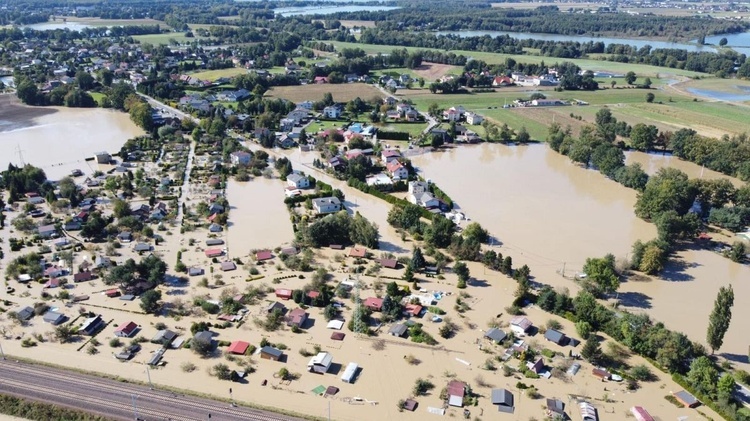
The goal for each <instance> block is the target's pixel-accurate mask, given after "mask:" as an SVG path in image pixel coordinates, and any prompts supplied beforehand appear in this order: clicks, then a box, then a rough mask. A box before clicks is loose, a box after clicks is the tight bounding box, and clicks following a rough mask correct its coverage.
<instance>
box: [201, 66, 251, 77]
mask: <svg viewBox="0 0 750 421" xmlns="http://www.w3.org/2000/svg"><path fill="white" fill-rule="evenodd" d="M246 73H247V70H245V69H242V68H239V67H230V68H228V69H217V70H204V71H200V72H195V73H191V74H190V76H193V77H196V78H198V79H200V80H216V79H219V78H222V77H228V78H232V77H235V76H239V75H244V74H246Z"/></svg>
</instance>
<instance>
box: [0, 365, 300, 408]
mask: <svg viewBox="0 0 750 421" xmlns="http://www.w3.org/2000/svg"><path fill="white" fill-rule="evenodd" d="M231 386H232V384H231V383H227V388H229V387H231ZM0 393H2V394H6V395H12V396H16V397H19V398H23V399H29V400H36V401H42V402H47V403H51V404H54V405H58V406H64V407H69V408H74V409H78V410H81V411H85V412H89V413H93V414H97V415H101V416H103V417H106V418H108V419H113V420H133V419H136V418H139V419H142V420H147V421H152V420H159V421H164V420H186V421H187V420H191V421H192V420H196V421H200V420H208V419H211V420H212V421H225V420H226V421H242V420H251V421H302V420H301V419H300V418H294V417H289V416H286V415H281V414H276V413H273V412H268V411H262V410H257V409H250V408H244V407H233V406H230V405H229V404H228V403H225V402H220V401H214V400H210V399H205V398H199V397H194V396H186V395H178V394H175V393H172V392H169V391H162V390H150V389H149V388H148V387H146V386H140V385H136V384H131V383H125V382H121V381H116V380H110V379H104V378H100V377H95V376H91V375H86V374H80V373H77V372H73V371H66V370H61V369H57V368H51V367H46V366H40V365H34V364H29V363H23V362H18V361H11V360H10V359H9V360H0ZM209 414H210V415H209Z"/></svg>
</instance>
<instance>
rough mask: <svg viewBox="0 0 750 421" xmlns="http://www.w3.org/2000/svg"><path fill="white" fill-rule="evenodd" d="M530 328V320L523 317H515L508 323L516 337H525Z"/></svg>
mask: <svg viewBox="0 0 750 421" xmlns="http://www.w3.org/2000/svg"><path fill="white" fill-rule="evenodd" d="M532 326H533V323H531V320H529V319H527V318H525V317H523V316H516V317H514V318H513V319H512V320H511V321H510V330H512V331H513V333H515V334H516V335H518V336H523V335H525V334H526V332H528V331H529V329H531V327H532Z"/></svg>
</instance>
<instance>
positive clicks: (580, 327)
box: [576, 320, 591, 339]
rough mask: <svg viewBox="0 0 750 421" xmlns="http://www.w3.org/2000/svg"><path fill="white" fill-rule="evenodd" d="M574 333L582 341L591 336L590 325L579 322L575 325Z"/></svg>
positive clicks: (582, 321)
mask: <svg viewBox="0 0 750 421" xmlns="http://www.w3.org/2000/svg"><path fill="white" fill-rule="evenodd" d="M576 332H578V335H579V336H580V337H581V338H582V339H588V338H589V336H591V325H590V324H589V322H587V321H584V320H581V321H580V322H577V323H576Z"/></svg>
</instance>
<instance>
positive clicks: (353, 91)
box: [266, 83, 383, 103]
mask: <svg viewBox="0 0 750 421" xmlns="http://www.w3.org/2000/svg"><path fill="white" fill-rule="evenodd" d="M326 92H330V93H331V95H333V100H334V101H336V102H348V101H351V100H353V99H354V98H357V97H359V98H361V99H363V100H368V99H370V98H372V97H375V96H377V97H378V98H382V97H383V93H382V92H380V90H379V89H377V88H375V87H374V86H371V85H366V84H364V83H342V84H331V83H321V84H311V85H301V86H275V87H273V88H271V90H269V91H268V92H267V93H266V95H267V96H270V97H274V98H284V99H288V100H290V101H292V102H294V103H299V102H302V101H320V100H322V99H323V96H324V95H325V94H326Z"/></svg>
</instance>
